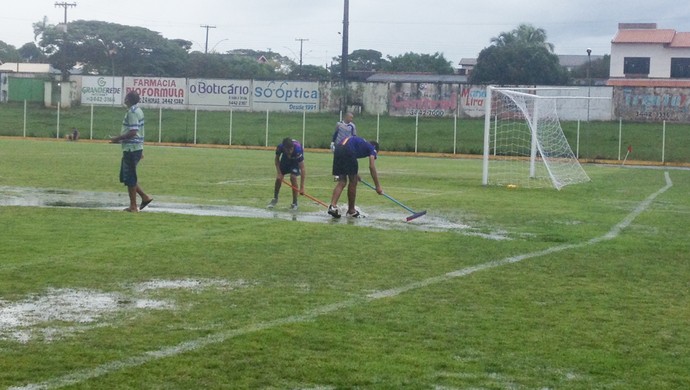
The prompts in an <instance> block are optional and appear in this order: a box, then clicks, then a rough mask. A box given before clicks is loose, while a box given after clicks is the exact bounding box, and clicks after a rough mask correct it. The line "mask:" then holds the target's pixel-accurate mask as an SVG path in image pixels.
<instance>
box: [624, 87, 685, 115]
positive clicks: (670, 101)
mask: <svg viewBox="0 0 690 390" xmlns="http://www.w3.org/2000/svg"><path fill="white" fill-rule="evenodd" d="M614 99H615V102H614V106H615V107H616V116H617V117H619V118H622V119H624V120H631V121H654V122H658V121H664V120H666V121H672V122H688V121H690V94H689V93H688V90H687V88H662V87H657V88H654V87H616V88H615V90H614Z"/></svg>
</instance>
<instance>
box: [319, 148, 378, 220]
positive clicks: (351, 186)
mask: <svg viewBox="0 0 690 390" xmlns="http://www.w3.org/2000/svg"><path fill="white" fill-rule="evenodd" d="M378 150H379V144H378V143H377V142H369V141H367V140H365V139H364V138H361V137H357V136H351V137H346V138H344V139H343V140H342V141H340V142H339V143H338V144H337V145H335V151H334V152H333V176H338V183H337V184H336V185H335V188H334V189H333V196H332V197H331V205H330V206H329V207H328V214H330V215H331V216H332V217H333V218H340V212H339V211H338V207H337V206H338V199H340V194H342V192H343V190H344V189H345V186H346V185H347V214H346V215H347V216H348V217H352V218H361V217H363V215H362V214H360V213H359V211H357V209H356V208H355V199H356V198H357V183H359V164H358V162H357V159H359V158H367V159H368V160H369V173H370V174H371V178H372V179H374V185H375V186H376V192H377V193H378V194H379V195H382V194H383V189H382V188H381V184H380V183H379V176H378V173H377V172H376V164H375V161H376V157H377V155H378Z"/></svg>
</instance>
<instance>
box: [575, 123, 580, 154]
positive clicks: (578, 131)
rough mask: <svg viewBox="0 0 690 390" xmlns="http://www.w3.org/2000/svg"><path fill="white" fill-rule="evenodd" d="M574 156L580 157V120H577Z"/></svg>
mask: <svg viewBox="0 0 690 390" xmlns="http://www.w3.org/2000/svg"><path fill="white" fill-rule="evenodd" d="M575 140H576V141H575V158H576V159H578V160H579V159H580V120H579V119H578V120H577V136H576V137H575Z"/></svg>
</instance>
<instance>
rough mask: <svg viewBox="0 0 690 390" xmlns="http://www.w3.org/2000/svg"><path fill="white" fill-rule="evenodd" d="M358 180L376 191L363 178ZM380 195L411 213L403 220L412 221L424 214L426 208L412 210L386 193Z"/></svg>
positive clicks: (374, 188)
mask: <svg viewBox="0 0 690 390" xmlns="http://www.w3.org/2000/svg"><path fill="white" fill-rule="evenodd" d="M359 181H361V182H362V183H363V184H364V185H365V186H367V187H369V188H371V189H372V190H374V191H376V187H374V186H372V185H371V184H369V183H367V182H366V181H364V180H362V179H359ZM382 195H383V196H385V197H386V198H388V199H390V200H391V201H393V203H395V204H397V205H398V206H400V207H402V208H404V209H405V210H407V211H409V212H411V213H412V215H410V216H409V217H407V218H405V220H406V221H407V222H410V221H412V220H413V219H417V218H419V217H421V216H423V215H425V214H426V210H423V211H414V210H412V209H411V208H409V207H407V206H405V205H404V204H402V203H400V202H398V201H397V200H395V199H394V198H393V197H392V196H390V195H388V194H386V193H383V194H382Z"/></svg>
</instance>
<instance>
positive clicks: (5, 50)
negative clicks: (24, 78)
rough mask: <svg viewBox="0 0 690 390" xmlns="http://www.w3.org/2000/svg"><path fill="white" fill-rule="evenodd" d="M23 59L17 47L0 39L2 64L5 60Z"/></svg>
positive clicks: (17, 60)
mask: <svg viewBox="0 0 690 390" xmlns="http://www.w3.org/2000/svg"><path fill="white" fill-rule="evenodd" d="M20 61H21V55H20V53H19V51H17V49H16V48H15V47H14V46H12V45H10V44H7V43H5V42H3V41H0V64H2V63H3V62H20Z"/></svg>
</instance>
